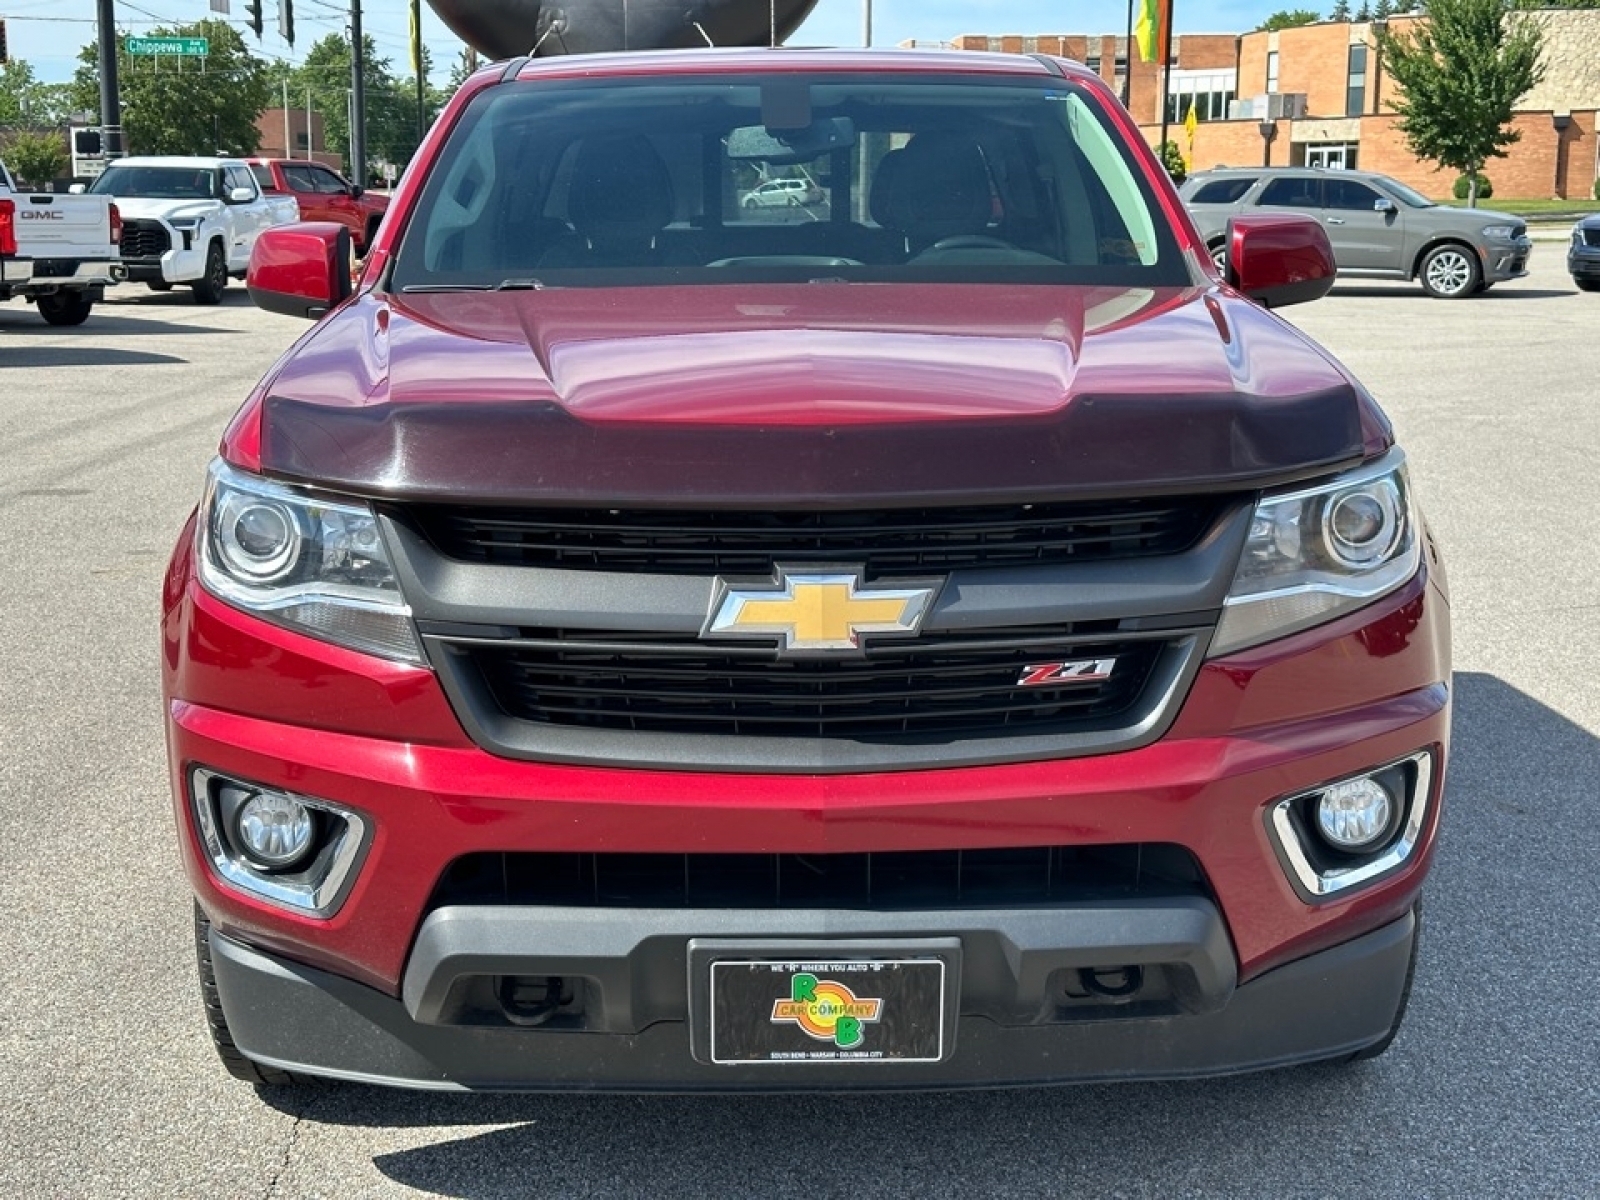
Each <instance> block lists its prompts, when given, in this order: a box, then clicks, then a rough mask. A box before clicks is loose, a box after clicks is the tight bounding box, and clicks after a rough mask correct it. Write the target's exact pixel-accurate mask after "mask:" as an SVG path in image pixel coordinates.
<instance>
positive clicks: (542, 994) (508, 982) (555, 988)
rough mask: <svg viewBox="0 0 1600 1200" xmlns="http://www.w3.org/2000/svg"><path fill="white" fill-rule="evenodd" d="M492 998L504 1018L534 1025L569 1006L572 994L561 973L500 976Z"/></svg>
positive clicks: (521, 1023) (515, 1023)
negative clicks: (495, 1000) (498, 1005)
mask: <svg viewBox="0 0 1600 1200" xmlns="http://www.w3.org/2000/svg"><path fill="white" fill-rule="evenodd" d="M495 998H496V999H497V1000H498V1001H499V1003H500V1012H501V1014H502V1015H504V1017H505V1019H506V1020H507V1021H510V1022H511V1023H512V1024H513V1025H520V1026H522V1027H524V1028H534V1027H536V1026H539V1025H543V1024H545V1023H546V1022H547V1021H549V1020H550V1018H551V1017H553V1016H555V1015H556V1014H557V1013H558V1012H560V1011H561V1009H562V1008H563V1007H564V1006H568V1005H570V1004H571V1003H572V1001H573V994H572V988H571V986H570V985H569V983H568V981H567V980H566V979H565V978H564V977H563V976H560V975H502V976H500V978H499V979H498V980H497V981H496V985H495Z"/></svg>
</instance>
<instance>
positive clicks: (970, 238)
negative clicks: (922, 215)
mask: <svg viewBox="0 0 1600 1200" xmlns="http://www.w3.org/2000/svg"><path fill="white" fill-rule="evenodd" d="M928 249H929V250H1015V249H1016V247H1015V246H1013V245H1012V244H1011V243H1010V242H1006V241H1002V240H1001V239H1000V238H997V237H989V236H988V235H987V234H983V233H958V234H955V235H953V236H951V237H947V238H940V239H939V240H938V241H937V242H935V243H934V244H933V245H931V246H929V247H928ZM926 252H927V251H924V253H926Z"/></svg>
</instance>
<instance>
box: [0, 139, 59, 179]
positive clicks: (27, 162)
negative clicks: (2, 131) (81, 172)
mask: <svg viewBox="0 0 1600 1200" xmlns="http://www.w3.org/2000/svg"><path fill="white" fill-rule="evenodd" d="M0 157H3V158H4V159H5V160H6V166H7V167H9V168H10V169H11V174H12V175H14V176H15V177H16V179H17V182H19V183H31V184H33V185H35V186H36V187H46V186H48V185H49V183H50V181H51V180H53V179H57V178H59V177H60V176H62V175H65V174H66V173H67V167H68V166H69V164H70V159H69V157H68V155H67V135H66V134H65V133H62V132H61V131H60V130H57V131H56V132H55V133H27V132H23V133H14V134H12V135H11V137H10V138H8V139H7V141H6V144H5V148H4V150H0Z"/></svg>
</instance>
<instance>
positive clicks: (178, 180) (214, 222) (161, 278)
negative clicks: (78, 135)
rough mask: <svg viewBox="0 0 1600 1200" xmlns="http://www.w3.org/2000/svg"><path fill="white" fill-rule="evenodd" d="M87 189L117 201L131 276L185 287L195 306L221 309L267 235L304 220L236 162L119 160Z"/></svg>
mask: <svg viewBox="0 0 1600 1200" xmlns="http://www.w3.org/2000/svg"><path fill="white" fill-rule="evenodd" d="M88 190H89V193H90V194H91V195H96V196H115V197H116V199H117V204H118V207H119V208H121V210H122V218H123V220H122V259H123V263H124V264H125V265H126V267H127V270H128V278H129V279H131V280H133V281H135V282H139V283H145V284H148V285H149V287H150V289H151V290H152V291H157V292H165V291H168V290H169V289H171V288H172V286H173V285H174V284H179V283H186V284H188V285H189V287H190V288H191V289H192V290H193V291H194V298H195V302H196V303H197V304H216V303H217V302H218V301H220V300H221V299H222V293H223V291H224V290H225V289H226V288H227V286H228V279H229V277H230V276H232V277H235V278H240V279H242V278H244V272H245V268H246V267H247V266H248V265H249V263H250V251H251V250H252V249H253V248H254V246H255V244H256V238H258V237H260V236H261V232H262V230H264V229H269V228H271V227H272V226H274V225H283V224H287V223H288V222H290V221H294V220H296V219H298V217H299V211H298V209H297V208H296V206H295V203H294V201H293V200H292V199H290V198H289V197H287V196H265V195H263V194H262V192H261V189H260V188H259V187H258V186H257V185H256V180H255V176H254V175H252V174H251V173H250V168H249V167H248V166H246V165H245V163H244V161H243V160H242V159H236V158H180V157H147V158H119V159H117V160H116V161H115V162H113V163H112V164H111V165H110V166H108V167H107V168H106V170H105V172H104V174H102V175H101V176H100V177H99V178H98V179H96V180H95V181H94V183H93V184H92V185H90V187H89V189H88Z"/></svg>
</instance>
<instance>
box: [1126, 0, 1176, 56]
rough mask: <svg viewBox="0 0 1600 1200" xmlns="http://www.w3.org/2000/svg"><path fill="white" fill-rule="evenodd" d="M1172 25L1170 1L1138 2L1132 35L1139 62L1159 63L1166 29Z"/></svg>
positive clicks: (1165, 40)
mask: <svg viewBox="0 0 1600 1200" xmlns="http://www.w3.org/2000/svg"><path fill="white" fill-rule="evenodd" d="M1171 24H1172V0H1139V20H1138V22H1137V23H1136V24H1135V25H1134V35H1135V37H1136V38H1137V40H1138V43H1139V60H1140V61H1141V62H1159V61H1160V59H1161V48H1162V47H1163V46H1165V45H1166V43H1167V27H1168V26H1169V25H1171Z"/></svg>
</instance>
